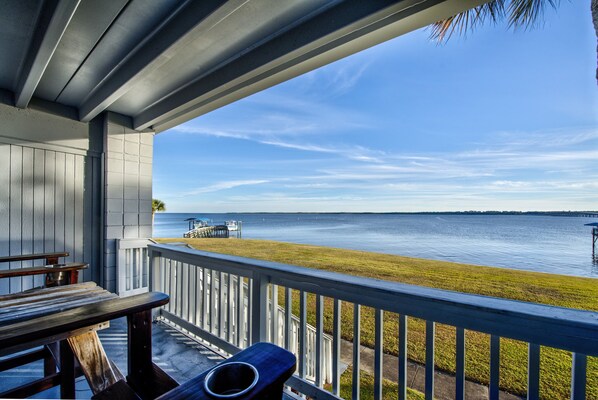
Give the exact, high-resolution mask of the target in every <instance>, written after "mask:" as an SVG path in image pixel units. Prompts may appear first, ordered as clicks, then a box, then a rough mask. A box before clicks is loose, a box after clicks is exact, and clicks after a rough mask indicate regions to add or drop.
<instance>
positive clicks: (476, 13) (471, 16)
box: [431, 0, 598, 80]
mask: <svg viewBox="0 0 598 400" xmlns="http://www.w3.org/2000/svg"><path fill="white" fill-rule="evenodd" d="M559 4H560V0H492V1H489V2H488V3H485V4H482V5H480V6H477V7H475V8H472V9H470V10H467V11H463V12H462V13H459V14H457V15H454V16H452V17H449V18H446V19H444V20H441V21H438V22H436V23H434V24H433V25H432V34H431V37H432V38H433V39H436V40H438V41H440V42H442V41H446V40H448V39H449V38H450V37H451V36H452V35H453V34H454V33H455V32H459V33H460V34H461V35H463V34H465V33H467V32H468V31H470V30H473V29H475V28H476V27H477V26H478V25H481V24H483V23H485V22H486V21H487V20H491V21H492V22H494V23H496V22H498V21H499V20H503V19H508V21H509V27H512V28H520V27H524V28H532V27H534V26H536V25H537V24H538V22H539V21H540V20H541V18H542V15H543V14H544V9H545V8H546V6H550V7H552V8H554V9H556V8H557V7H558V5H559ZM590 11H591V13H592V21H593V22H594V29H595V31H596V38H597V47H596V50H597V52H598V0H592V3H591V7H590ZM596 80H598V67H597V68H596Z"/></svg>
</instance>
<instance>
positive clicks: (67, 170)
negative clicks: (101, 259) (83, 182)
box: [64, 154, 75, 262]
mask: <svg viewBox="0 0 598 400" xmlns="http://www.w3.org/2000/svg"><path fill="white" fill-rule="evenodd" d="M64 206H65V207H64V249H65V250H66V251H68V252H69V253H70V255H69V256H68V257H66V259H65V261H67V262H73V261H75V258H74V255H75V156H74V155H73V154H65V156H64Z"/></svg>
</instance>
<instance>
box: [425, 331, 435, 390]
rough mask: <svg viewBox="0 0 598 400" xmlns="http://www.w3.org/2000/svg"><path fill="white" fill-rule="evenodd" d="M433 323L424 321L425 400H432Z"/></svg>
mask: <svg viewBox="0 0 598 400" xmlns="http://www.w3.org/2000/svg"><path fill="white" fill-rule="evenodd" d="M435 330H436V327H435V323H434V321H426V387H425V390H426V400H433V399H434V334H435Z"/></svg>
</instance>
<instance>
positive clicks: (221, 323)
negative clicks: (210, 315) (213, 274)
mask: <svg viewBox="0 0 598 400" xmlns="http://www.w3.org/2000/svg"><path fill="white" fill-rule="evenodd" d="M225 275H226V274H225V273H223V272H222V271H218V303H216V304H217V306H218V337H219V338H222V337H223V335H224V318H225V316H224V313H225V310H224V299H226V295H225V294H224V281H225Z"/></svg>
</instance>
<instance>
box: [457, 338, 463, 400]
mask: <svg viewBox="0 0 598 400" xmlns="http://www.w3.org/2000/svg"><path fill="white" fill-rule="evenodd" d="M455 355H456V360H455V364H456V375H455V380H456V382H455V399H456V400H464V399H465V329H463V328H460V327H457V331H456V344H455Z"/></svg>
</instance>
